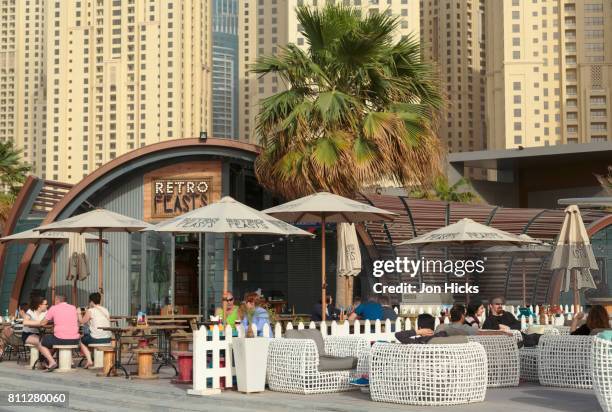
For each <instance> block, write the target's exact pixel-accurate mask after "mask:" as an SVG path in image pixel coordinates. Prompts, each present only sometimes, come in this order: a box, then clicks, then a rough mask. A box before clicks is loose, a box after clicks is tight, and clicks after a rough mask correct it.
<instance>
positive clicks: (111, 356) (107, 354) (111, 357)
mask: <svg viewBox="0 0 612 412" xmlns="http://www.w3.org/2000/svg"><path fill="white" fill-rule="evenodd" d="M99 350H100V351H101V352H102V354H103V356H102V358H103V361H102V372H100V373H98V374H97V375H96V376H106V375H108V371H109V370H111V368H112V367H113V366H114V365H115V348H112V347H109V346H107V347H104V348H100V349H99ZM111 375H112V376H117V371H113V373H112V374H111Z"/></svg>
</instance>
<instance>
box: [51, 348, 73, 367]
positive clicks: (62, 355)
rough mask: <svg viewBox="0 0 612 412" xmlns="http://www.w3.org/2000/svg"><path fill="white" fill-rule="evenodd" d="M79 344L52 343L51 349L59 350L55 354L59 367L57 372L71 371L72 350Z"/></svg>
mask: <svg viewBox="0 0 612 412" xmlns="http://www.w3.org/2000/svg"><path fill="white" fill-rule="evenodd" d="M78 347H79V345H53V349H56V350H58V351H59V355H58V356H57V359H58V363H59V368H58V369H57V371H58V372H70V371H72V350H73V349H77V348H78Z"/></svg>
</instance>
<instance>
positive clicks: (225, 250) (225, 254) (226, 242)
mask: <svg viewBox="0 0 612 412" xmlns="http://www.w3.org/2000/svg"><path fill="white" fill-rule="evenodd" d="M228 261H229V234H227V233H226V234H225V239H224V241H223V295H222V296H221V300H222V301H223V302H222V303H223V322H226V321H227V320H226V319H225V312H226V309H227V302H226V301H225V297H226V296H227V266H228Z"/></svg>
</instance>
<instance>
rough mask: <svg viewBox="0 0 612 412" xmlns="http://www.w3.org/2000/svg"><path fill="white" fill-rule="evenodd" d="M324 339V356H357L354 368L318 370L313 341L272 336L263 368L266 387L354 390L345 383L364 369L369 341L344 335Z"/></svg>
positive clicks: (305, 391)
mask: <svg viewBox="0 0 612 412" xmlns="http://www.w3.org/2000/svg"><path fill="white" fill-rule="evenodd" d="M324 342H325V353H326V354H327V355H330V356H353V357H356V358H358V361H357V368H356V369H351V370H339V371H319V368H318V367H319V353H318V351H317V346H316V344H315V342H314V341H313V340H310V339H285V338H278V339H272V340H271V341H270V347H269V349H268V367H267V378H268V385H269V387H270V390H273V391H278V392H291V393H301V394H312V393H330V392H341V391H347V390H351V389H356V387H355V386H351V385H350V384H349V382H350V381H351V379H354V378H357V377H360V376H361V375H362V374H365V373H367V372H368V361H369V352H370V344H369V342H368V341H367V340H366V339H363V338H355V337H348V336H329V337H326V338H325V339H324Z"/></svg>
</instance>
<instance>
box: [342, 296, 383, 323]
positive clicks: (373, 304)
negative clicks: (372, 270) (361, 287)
mask: <svg viewBox="0 0 612 412" xmlns="http://www.w3.org/2000/svg"><path fill="white" fill-rule="evenodd" d="M382 316H383V307H382V305H381V304H380V303H378V302H377V301H376V300H375V299H374V298H373V297H372V296H369V297H368V299H367V300H366V301H365V302H364V303H361V304H360V305H359V306H357V307H356V308H355V312H353V313H351V315H350V316H349V320H355V319H363V320H378V319H382Z"/></svg>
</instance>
